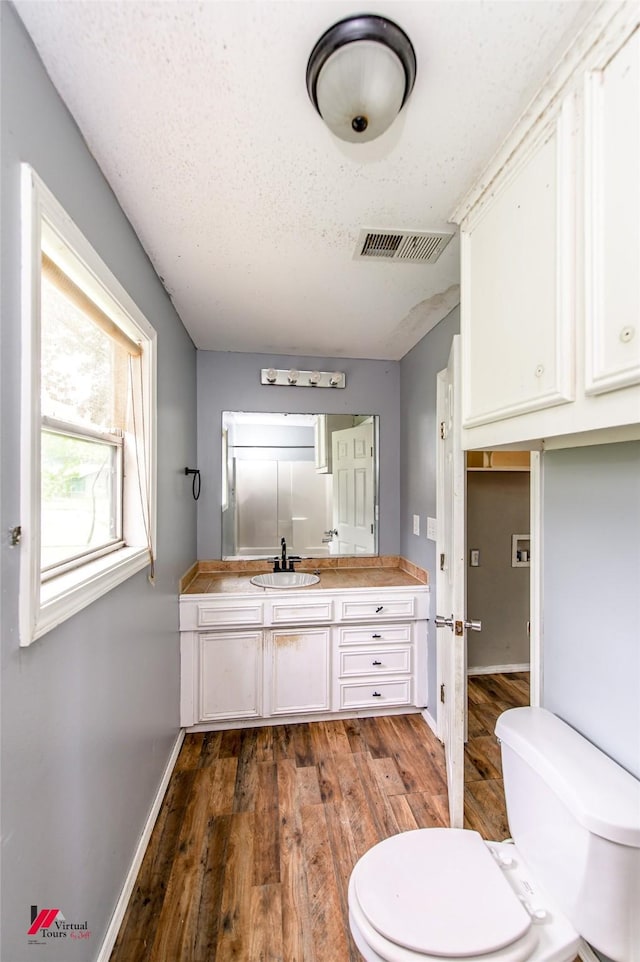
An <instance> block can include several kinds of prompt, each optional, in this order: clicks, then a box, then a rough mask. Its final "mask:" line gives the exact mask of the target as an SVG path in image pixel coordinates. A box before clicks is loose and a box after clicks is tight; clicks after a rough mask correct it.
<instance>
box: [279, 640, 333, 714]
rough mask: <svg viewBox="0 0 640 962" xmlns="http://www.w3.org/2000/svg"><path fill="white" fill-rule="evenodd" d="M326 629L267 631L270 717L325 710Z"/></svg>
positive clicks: (327, 668) (328, 642)
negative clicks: (269, 651) (268, 641)
mask: <svg viewBox="0 0 640 962" xmlns="http://www.w3.org/2000/svg"><path fill="white" fill-rule="evenodd" d="M330 639H331V629H330V628H298V629H295V630H287V631H272V632H271V652H272V657H271V714H272V715H291V714H298V713H300V712H311V711H328V709H329V651H330Z"/></svg>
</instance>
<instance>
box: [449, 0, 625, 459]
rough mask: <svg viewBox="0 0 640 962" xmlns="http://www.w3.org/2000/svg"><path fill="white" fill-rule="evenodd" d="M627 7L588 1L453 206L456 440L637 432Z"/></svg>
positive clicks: (476, 444) (480, 442)
mask: <svg viewBox="0 0 640 962" xmlns="http://www.w3.org/2000/svg"><path fill="white" fill-rule="evenodd" d="M639 9H640V8H639V7H638V5H637V4H626V3H623V4H615V3H605V4H603V5H601V6H600V7H598V9H597V12H596V14H595V15H594V16H593V18H592V20H591V21H590V23H588V24H587V25H586V27H585V29H584V31H583V33H582V34H581V35H580V36H579V37H578V39H577V41H576V43H575V44H574V45H573V47H572V48H571V50H570V51H568V53H567V55H566V56H565V57H564V58H563V60H562V61H561V62H560V63H559V64H558V65H557V68H556V70H555V71H554V72H553V73H552V75H551V76H550V78H549V79H548V81H547V83H546V84H545V87H544V88H543V89H542V90H541V91H540V92H539V94H538V95H537V97H536V98H535V99H534V100H533V101H532V103H531V104H530V106H529V108H528V109H527V111H526V113H525V114H524V115H523V117H522V118H521V119H520V121H519V122H518V124H517V125H516V127H515V128H514V130H513V131H512V133H511V134H510V136H509V138H508V139H507V141H506V142H505V144H504V145H503V146H502V148H501V149H500V151H499V152H498V154H497V155H496V157H495V158H494V160H493V161H492V163H491V165H490V166H489V168H488V169H487V170H486V171H485V173H484V174H483V176H482V178H481V179H480V180H479V181H478V183H477V184H476V185H475V186H474V187H473V188H472V189H471V191H470V192H469V194H468V195H467V197H466V198H465V199H464V201H463V202H462V203H461V205H460V206H459V208H458V210H457V211H456V212H455V213H454V215H453V218H452V219H453V220H455V221H456V222H457V223H459V224H460V230H461V259H462V264H461V280H462V295H461V326H462V402H463V403H462V417H463V444H464V446H465V447H466V448H490V447H496V446H499V445H516V444H517V445H520V446H522V447H525V446H528V447H539V446H540V445H541V444H542V443H544V444H545V445H546V446H547V447H552V446H565V445H570V444H573V443H585V442H588V441H589V440H591V439H593V440H594V441H596V440H600V441H605V440H616V439H618V438H623V437H627V438H628V437H636V436H640V427H639V426H640V30H639V29H638V20H639V14H638V10H639Z"/></svg>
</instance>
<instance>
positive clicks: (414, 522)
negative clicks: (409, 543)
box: [413, 514, 420, 534]
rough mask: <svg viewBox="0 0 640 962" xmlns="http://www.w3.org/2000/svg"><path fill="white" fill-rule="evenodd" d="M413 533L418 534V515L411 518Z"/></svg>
mask: <svg viewBox="0 0 640 962" xmlns="http://www.w3.org/2000/svg"><path fill="white" fill-rule="evenodd" d="M413 533H414V534H420V515H419V514H414V516H413Z"/></svg>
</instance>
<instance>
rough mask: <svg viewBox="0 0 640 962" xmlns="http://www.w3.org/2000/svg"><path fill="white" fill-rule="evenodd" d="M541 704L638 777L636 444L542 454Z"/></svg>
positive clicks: (639, 521) (639, 495)
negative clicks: (542, 674) (542, 647)
mask: <svg viewBox="0 0 640 962" xmlns="http://www.w3.org/2000/svg"><path fill="white" fill-rule="evenodd" d="M543 482H544V516H543V517H544V535H543V558H544V586H543V590H544V596H543V597H544V663H543V670H544V682H543V704H544V705H545V707H546V708H548V709H550V711H553V712H555V713H556V714H557V715H559V716H560V717H561V718H564V719H565V720H566V721H567V722H568V723H569V724H570V725H572V726H573V727H574V728H577V729H578V730H579V731H580V732H582V733H583V734H584V735H585V736H586V737H587V738H588V739H590V740H591V741H592V742H594V743H595V744H596V745H597V746H598V747H600V748H601V749H602V750H603V751H604V752H606V753H607V754H608V755H610V756H611V757H612V758H614V759H616V761H618V762H619V763H620V764H621V765H623V766H624V767H625V768H627V769H628V770H629V771H630V772H631V773H632V774H634V775H636V776H637V777H640V629H639V625H640V442H629V443H624V444H608V445H603V446H598V447H585V448H574V449H572V450H567V451H553V452H547V453H546V454H545V455H544V458H543Z"/></svg>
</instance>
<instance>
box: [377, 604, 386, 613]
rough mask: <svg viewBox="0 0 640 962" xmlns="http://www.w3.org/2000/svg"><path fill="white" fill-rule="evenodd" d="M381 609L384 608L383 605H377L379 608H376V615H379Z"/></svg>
mask: <svg viewBox="0 0 640 962" xmlns="http://www.w3.org/2000/svg"><path fill="white" fill-rule="evenodd" d="M383 608H384V605H379V606H378V607H377V608H376V614H379V613H380V612H381V611H382V609H383Z"/></svg>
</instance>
